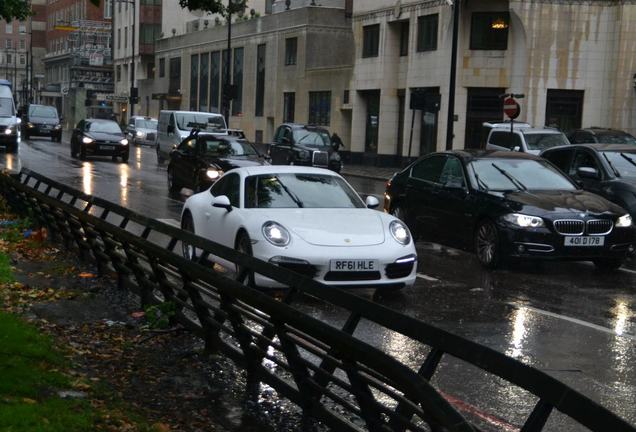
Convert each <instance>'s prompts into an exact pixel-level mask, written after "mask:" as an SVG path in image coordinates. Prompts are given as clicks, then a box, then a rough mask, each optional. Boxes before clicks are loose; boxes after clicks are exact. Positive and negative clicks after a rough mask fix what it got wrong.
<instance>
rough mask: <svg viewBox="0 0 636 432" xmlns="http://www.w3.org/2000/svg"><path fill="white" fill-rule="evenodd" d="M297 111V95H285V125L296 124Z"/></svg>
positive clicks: (292, 93) (290, 93)
mask: <svg viewBox="0 0 636 432" xmlns="http://www.w3.org/2000/svg"><path fill="white" fill-rule="evenodd" d="M295 110H296V93H294V92H288V93H283V123H293V122H294V111H295Z"/></svg>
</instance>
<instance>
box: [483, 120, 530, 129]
mask: <svg viewBox="0 0 636 432" xmlns="http://www.w3.org/2000/svg"><path fill="white" fill-rule="evenodd" d="M481 125H482V126H484V127H489V128H497V129H498V128H508V129H510V120H493V121H487V122H483V123H482V124H481ZM512 127H513V128H515V127H517V128H520V129H521V128H530V127H532V126H531V125H530V124H529V123H525V122H514V123H513V124H512Z"/></svg>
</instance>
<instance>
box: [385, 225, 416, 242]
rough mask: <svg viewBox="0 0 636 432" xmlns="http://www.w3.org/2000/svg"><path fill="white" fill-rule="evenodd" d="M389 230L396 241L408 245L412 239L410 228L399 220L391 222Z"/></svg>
mask: <svg viewBox="0 0 636 432" xmlns="http://www.w3.org/2000/svg"><path fill="white" fill-rule="evenodd" d="M389 231H391V235H392V236H393V238H394V239H395V241H396V242H398V243H400V244H402V245H407V244H409V242H410V241H411V234H409V229H408V228H407V227H406V225H404V224H403V223H402V222H400V221H399V220H394V221H392V222H391V223H390V224H389Z"/></svg>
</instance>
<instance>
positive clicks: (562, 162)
mask: <svg viewBox="0 0 636 432" xmlns="http://www.w3.org/2000/svg"><path fill="white" fill-rule="evenodd" d="M573 155H574V149H563V150H552V151H549V152H546V153H545V154H543V155H542V156H543V157H544V158H545V159H547V160H549V161H550V162H552V163H553V164H554V165H556V167H557V168H559V169H560V170H561V171H563V172H564V173H567V172H569V171H570V162H572V156H573Z"/></svg>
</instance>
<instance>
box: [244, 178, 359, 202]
mask: <svg viewBox="0 0 636 432" xmlns="http://www.w3.org/2000/svg"><path fill="white" fill-rule="evenodd" d="M245 207H246V208H299V207H302V208H365V207H366V206H365V204H364V203H363V202H362V200H361V199H360V197H359V196H358V195H357V194H356V193H355V191H354V190H353V189H352V188H351V186H349V184H348V183H347V182H346V181H345V180H343V179H342V178H340V177H337V176H333V175H325V174H302V173H284V174H262V175H255V176H249V177H248V178H247V179H246V180H245Z"/></svg>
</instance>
